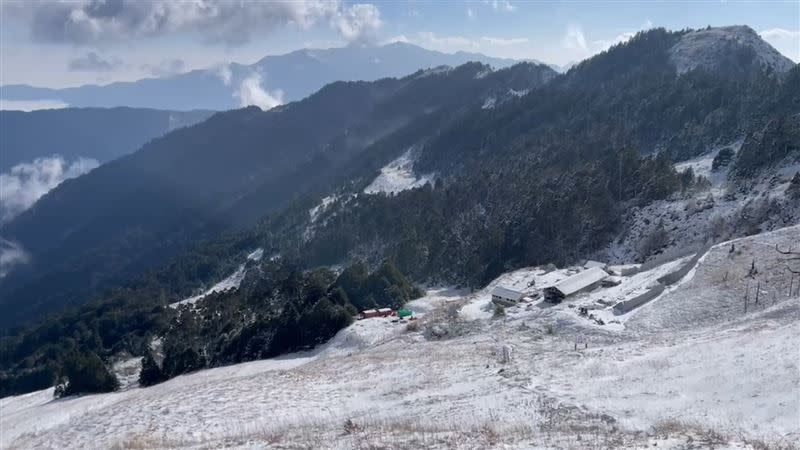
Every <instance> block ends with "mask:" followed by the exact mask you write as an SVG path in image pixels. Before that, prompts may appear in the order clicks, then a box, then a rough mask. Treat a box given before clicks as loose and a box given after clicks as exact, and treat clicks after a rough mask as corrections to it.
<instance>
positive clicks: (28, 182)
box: [0, 155, 99, 223]
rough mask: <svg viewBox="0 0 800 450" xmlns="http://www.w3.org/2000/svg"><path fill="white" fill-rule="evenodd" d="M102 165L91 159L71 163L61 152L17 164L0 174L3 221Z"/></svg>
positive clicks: (81, 159) (0, 206)
mask: <svg viewBox="0 0 800 450" xmlns="http://www.w3.org/2000/svg"><path fill="white" fill-rule="evenodd" d="M97 166H99V163H98V162H97V161H96V160H94V159H90V158H78V159H77V160H75V161H72V162H67V161H66V160H65V159H64V158H62V157H61V156H59V155H53V156H50V157H47V158H37V159H36V160H34V161H33V162H31V163H22V164H17V165H16V166H14V167H12V168H11V170H10V171H9V172H8V173H3V174H0V223H5V222H8V221H9V220H11V219H13V218H14V217H16V216H17V215H18V214H19V213H21V212H23V211H25V210H26V209H28V208H30V206H31V205H33V204H34V202H36V200H38V199H39V198H40V197H41V196H43V195H44V194H46V193H47V192H48V191H50V190H51V189H53V188H54V187H56V186H58V185H59V184H61V182H63V181H64V180H67V179H69V178H75V177H77V176H80V175H83V174H84V173H86V172H89V171H90V170H92V169H94V168H95V167H97Z"/></svg>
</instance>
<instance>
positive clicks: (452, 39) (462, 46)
mask: <svg viewBox="0 0 800 450" xmlns="http://www.w3.org/2000/svg"><path fill="white" fill-rule="evenodd" d="M417 35H418V40H417V41H416V42H418V43H419V45H422V46H423V47H427V48H433V49H435V50H441V51H457V50H475V49H477V48H478V47H480V44H478V42H477V41H474V40H472V39H469V38H466V37H463V36H438V35H437V34H436V33H434V32H432V31H420V32H419V33H417Z"/></svg>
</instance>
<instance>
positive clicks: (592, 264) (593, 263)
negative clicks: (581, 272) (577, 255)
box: [583, 259, 608, 270]
mask: <svg viewBox="0 0 800 450" xmlns="http://www.w3.org/2000/svg"><path fill="white" fill-rule="evenodd" d="M592 267H599V268H601V269H603V270H606V268H607V267H608V266H607V264H606V263H604V262H600V261H592V260H591V259H590V260H588V261H586V263H584V265H583V268H584V269H591V268H592Z"/></svg>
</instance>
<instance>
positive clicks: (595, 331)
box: [0, 226, 800, 449]
mask: <svg viewBox="0 0 800 450" xmlns="http://www.w3.org/2000/svg"><path fill="white" fill-rule="evenodd" d="M798 238H800V226H798V227H792V228H786V229H783V230H779V231H776V232H773V233H767V234H762V235H758V236H754V237H749V238H743V239H740V240H737V241H735V242H733V244H734V246H735V249H736V250H735V252H733V253H729V248H730V244H731V243H725V244H721V245H719V246H716V247H714V248H712V249H711V250H710V251H709V252H708V253H707V254H706V255H705V256H704V257H703V258H702V259H701V260H700V262H699V263H698V264H697V266H696V267H695V268H694V270H693V271H692V272H691V273H690V274H688V275H686V276H685V277H684V279H683V280H681V281H680V282H679V283H677V284H676V285H674V286H673V287H670V288H669V289H668V291H667V292H665V293H664V294H663V295H661V296H660V297H659V298H657V299H655V300H653V301H652V302H650V303H648V304H646V305H645V306H642V307H640V308H638V309H636V310H634V311H632V312H630V313H628V314H627V315H625V316H624V317H619V319H620V320H619V321H618V322H619V323H608V324H607V325H599V324H598V323H596V322H595V321H593V320H590V319H589V318H587V317H583V316H581V315H580V314H579V313H578V307H579V306H584V307H587V308H588V307H591V308H592V309H591V311H592V313H593V315H597V316H600V315H601V314H602V313H603V312H604V311H608V308H610V306H608V305H609V304H611V303H613V301H615V300H617V299H625V298H628V297H629V296H630V295H635V293H636V292H639V290H640V289H644V288H646V287H647V286H649V285H650V284H651V283H653V282H654V281H655V280H656V279H657V278H658V277H660V276H661V275H663V274H665V273H669V272H671V271H672V270H674V268H675V267H676V266H678V265H680V264H682V261H675V262H670V263H667V264H665V265H662V266H656V267H653V268H652V269H650V270H643V271H641V272H639V273H638V274H636V275H633V276H623V277H620V278H621V279H622V283H621V284H620V285H619V286H616V287H613V288H598V289H596V290H594V291H591V292H588V293H585V294H580V295H578V296H576V297H574V298H570V299H568V300H567V301H565V302H563V303H561V304H559V305H554V306H553V305H548V304H544V303H540V302H536V301H534V302H530V303H523V304H520V305H519V306H516V307H511V308H507V309H506V313H505V315H504V316H502V317H499V318H493V317H492V315H491V314H489V313H488V311H486V308H485V306H486V305H488V304H489V303H490V300H489V295H490V290H491V288H492V287H493V286H495V285H503V286H509V287H514V288H517V289H522V290H526V291H530V293H535V291H537V290H541V288H542V287H544V286H547V285H549V284H552V283H554V282H557V281H558V280H559V279H561V278H563V277H565V276H568V275H569V274H570V273H572V272H574V271H575V270H579V269H578V268H565V269H556V270H550V271H546V270H544V269H540V268H528V269H522V270H519V271H515V272H512V273H509V274H505V275H503V276H501V277H500V278H498V279H497V280H495V281H494V282H492V283H491V284H490V285H489V286H487V287H486V288H485V289H482V290H479V291H476V292H474V293H468V292H464V291H458V290H455V289H436V290H430V291H429V294H428V295H427V296H426V297H424V298H422V299H419V300H416V301H414V302H412V303H411V305H410V307H411V308H412V309H414V310H415V311H416V312H417V313H418V315H419V317H420V318H419V319H418V320H416V321H415V322H416V323H417V324H418V326H419V330H420V331H415V329H414V328H412V327H411V326H410V325H409V323H410V322H405V323H404V322H392V321H391V320H390V319H367V320H362V321H357V322H356V323H354V324H353V325H352V326H350V327H348V328H346V329H344V330H342V331H341V332H340V333H339V334H337V336H336V337H334V338H333V339H332V340H331V341H330V342H329V343H327V344H325V345H323V346H321V347H319V348H317V349H316V350H314V351H311V352H305V353H297V354H293V355H286V356H284V357H281V358H276V359H272V360H265V361H256V362H251V363H245V364H239V365H235V366H230V367H222V368H217V369H211V370H205V371H201V372H197V373H193V374H188V375H184V376H181V377H177V378H175V379H172V380H169V381H167V382H165V383H163V384H160V385H156V386H153V387H149V388H132V389H128V390H126V391H122V392H117V393H111V394H102V395H90V396H84V397H79V398H68V399H61V400H53V399H52V391H51V390H45V391H40V392H36V393H32V394H27V395H22V396H18V397H9V398H5V399H2V400H0V407H1V408H2V427H3V428H2V429H3V432H2V433H0V435H1V436H0V446H2V447H3V448H41V447H47V448H74V447H92V448H95V447H111V446H115V445H116V446H118V447H123V448H128V447H136V448H154V447H155V448H178V447H180V448H200V447H203V448H207V447H223V446H226V447H232V448H341V449H345V448H398V447H399V448H644V447H651V448H652V447H653V446H657V447H658V448H681V449H687V448H707V447H711V446H715V447H717V448H766V447H755V446H756V445H757V444H760V443H762V442H763V443H765V444H768V445H776V444H780V443H783V444H786V443H793V442H796V441H797V439H798V438H800V369H798V360H797V349H796V343H797V342H798V340H799V339H800V321H799V320H798V319H799V318H800V316H798V314H799V313H800V298H798V297H797V295H796V294H794V295H791V296H790V295H789V294H788V291H787V290H786V288H787V286H784V285H783V284H780V280H781V278H780V273H783V272H782V271H781V270H780V269H781V267H782V265H783V264H785V263H786V262H785V261H783V259H784V256H782V255H780V254H779V253H777V252H775V250H774V246H775V245H776V244H777V245H779V246H781V248H783V247H784V246H786V245H788V243H791V242H796V241H797V239H798ZM753 259H755V260H756V267H757V268H758V275H756V278H753V279H752V280H761V281H762V289H765V290H767V289H772V290H774V292H775V293H776V294H777V295H776V296H775V297H774V298H773V296H772V295H771V294H769V293H767V294H764V296H765V299H766V300H767V301H760V302H759V304H758V305H757V306H753V307H751V308H750V309H749V310H748V312H747V313H744V311H743V310H740V308H739V306H741V305H740V303H741V301H740V298H741V296H742V295H743V291H742V289H743V288H746V287H745V285H746V284H747V282H748V280H747V279H744V278H742V271H747V272H749V268H750V266H751V261H752V260H753ZM752 280H750V281H749V282H750V283H752ZM765 285H766V286H767V287H765ZM751 292H752V291H751ZM770 292H772V291H770ZM608 317H609V319H610V320H609V322H611V317H613V316H608ZM578 338H580V339H578ZM578 340H580V342H586V343H587V346H588V348H586V349H583V348H579V349H577V350H576V349H575V347H576V342H577V341H578ZM581 347H582V345H581Z"/></svg>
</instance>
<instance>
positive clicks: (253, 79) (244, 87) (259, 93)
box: [234, 72, 283, 111]
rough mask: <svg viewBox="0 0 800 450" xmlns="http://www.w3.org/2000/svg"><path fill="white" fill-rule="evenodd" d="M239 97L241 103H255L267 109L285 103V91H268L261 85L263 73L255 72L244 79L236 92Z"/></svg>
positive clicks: (242, 104) (244, 104)
mask: <svg viewBox="0 0 800 450" xmlns="http://www.w3.org/2000/svg"><path fill="white" fill-rule="evenodd" d="M234 97H236V98H238V99H239V105H240V106H242V107H244V106H250V105H255V106H258V107H259V108H261V109H263V110H264V111H267V110H269V109H272V108H274V107H276V106H280V105H282V104H283V91H281V90H280V89H278V90H274V91H270V92H267V91H266V90H264V88H262V87H261V74H259V73H258V72H253V73H252V74H250V76H248V77H247V78H245V79H244V80H242V82H241V84H239V90H238V91H237V92H236V93H235V94H234Z"/></svg>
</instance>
